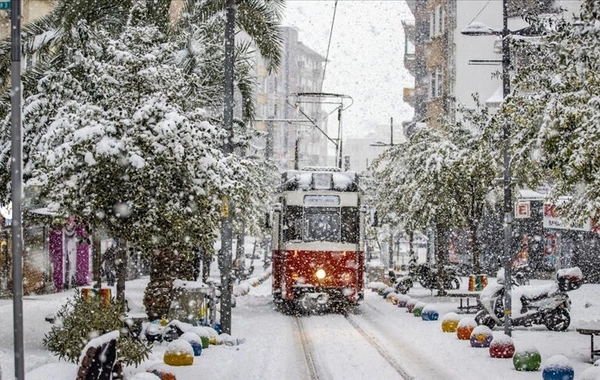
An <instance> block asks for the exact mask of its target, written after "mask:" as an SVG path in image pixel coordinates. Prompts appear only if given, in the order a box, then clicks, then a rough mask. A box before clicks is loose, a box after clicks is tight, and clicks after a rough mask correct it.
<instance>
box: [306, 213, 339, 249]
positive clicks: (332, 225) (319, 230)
mask: <svg viewBox="0 0 600 380" xmlns="http://www.w3.org/2000/svg"><path fill="white" fill-rule="evenodd" d="M340 228H341V223H340V209H339V208H338V207H307V208H306V218H305V230H304V241H333V242H339V241H340Z"/></svg>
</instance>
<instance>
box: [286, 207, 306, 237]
mask: <svg viewBox="0 0 600 380" xmlns="http://www.w3.org/2000/svg"><path fill="white" fill-rule="evenodd" d="M284 221H285V222H284V225H283V240H284V241H290V240H301V239H302V206H288V207H286V208H285V217H284Z"/></svg>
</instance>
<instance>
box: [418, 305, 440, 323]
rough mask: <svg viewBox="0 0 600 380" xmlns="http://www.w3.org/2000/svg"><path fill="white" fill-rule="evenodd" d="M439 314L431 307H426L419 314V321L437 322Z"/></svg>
mask: <svg viewBox="0 0 600 380" xmlns="http://www.w3.org/2000/svg"><path fill="white" fill-rule="evenodd" d="M439 316H440V314H439V313H438V311H437V310H436V309H435V307H434V306H433V305H427V306H425V307H424V308H423V311H422V312H421V319H422V320H424V321H437V320H438V318H439Z"/></svg>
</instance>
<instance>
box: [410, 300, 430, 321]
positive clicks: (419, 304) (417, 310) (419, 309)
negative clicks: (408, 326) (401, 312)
mask: <svg viewBox="0 0 600 380" xmlns="http://www.w3.org/2000/svg"><path fill="white" fill-rule="evenodd" d="M425 306H427V304H426V303H425V302H417V304H416V305H415V307H414V308H413V315H414V316H415V317H419V318H420V317H421V314H422V313H423V308H424V307H425Z"/></svg>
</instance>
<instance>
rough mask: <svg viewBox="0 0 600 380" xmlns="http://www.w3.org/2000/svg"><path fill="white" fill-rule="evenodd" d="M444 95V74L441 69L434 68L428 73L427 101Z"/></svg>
mask: <svg viewBox="0 0 600 380" xmlns="http://www.w3.org/2000/svg"><path fill="white" fill-rule="evenodd" d="M443 93H444V73H443V71H442V69H441V68H439V67H438V68H436V69H435V71H434V72H432V73H429V99H435V98H439V97H440V96H442V94H443Z"/></svg>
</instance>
